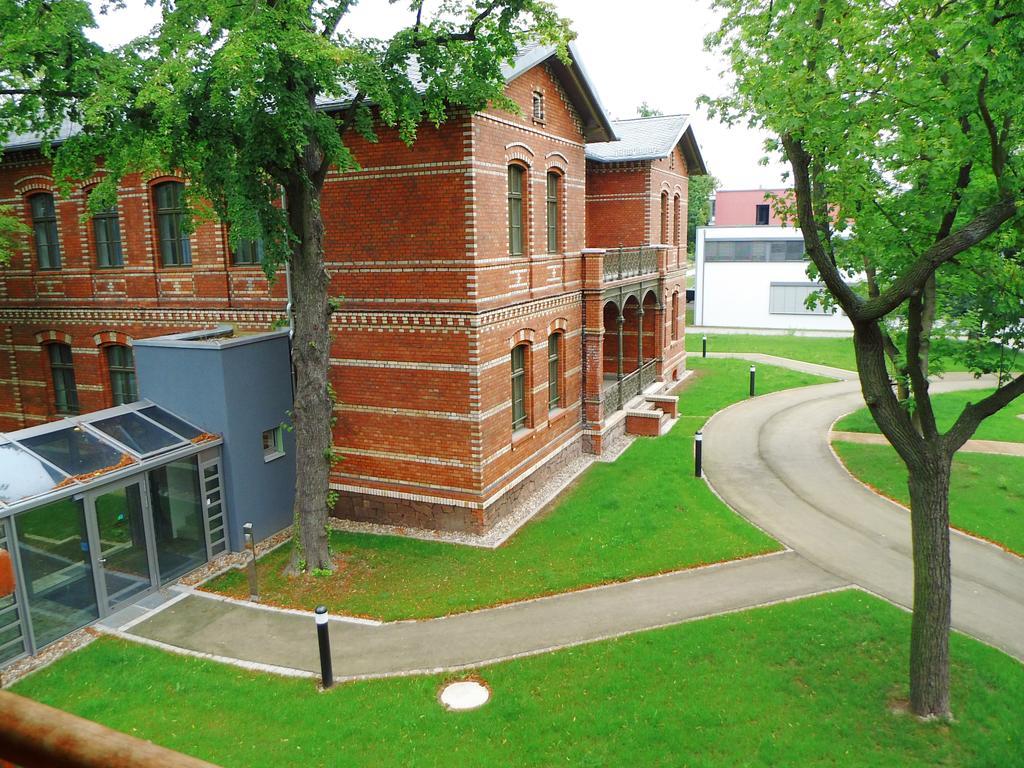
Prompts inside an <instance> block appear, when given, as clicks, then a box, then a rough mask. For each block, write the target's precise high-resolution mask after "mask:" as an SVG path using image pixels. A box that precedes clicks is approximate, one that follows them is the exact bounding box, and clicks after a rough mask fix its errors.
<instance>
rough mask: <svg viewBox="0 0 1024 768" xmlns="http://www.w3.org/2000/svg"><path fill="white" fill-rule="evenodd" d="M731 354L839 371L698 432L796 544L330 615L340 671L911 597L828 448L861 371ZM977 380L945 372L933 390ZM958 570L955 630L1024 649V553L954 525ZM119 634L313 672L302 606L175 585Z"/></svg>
mask: <svg viewBox="0 0 1024 768" xmlns="http://www.w3.org/2000/svg"><path fill="white" fill-rule="evenodd" d="M721 356H723V357H724V356H726V355H721ZM729 356H735V357H753V358H754V360H755V362H764V363H772V364H776V365H786V366H787V367H791V368H795V369H797V370H803V371H806V372H809V373H817V374H821V375H825V376H831V377H832V378H836V379H844V380H843V381H840V382H839V383H836V384H824V385H819V386H814V387H805V388H802V389H796V390H787V391H784V392H779V393H775V394H772V395H765V396H762V397H758V398H753V399H751V400H748V401H745V402H743V403H739V404H737V405H735V406H732V407H731V408H728V409H726V410H724V411H721V412H719V413H718V414H716V415H715V416H714V417H713V418H712V419H711V421H710V422H709V423H708V425H707V426H706V427H705V429H704V435H705V441H704V470H705V474H706V475H707V477H708V479H709V481H710V482H711V484H712V485H713V486H714V488H715V489H716V490H717V491H718V493H719V494H720V495H721V496H722V497H723V498H724V499H725V501H726V502H727V503H728V504H729V505H730V506H732V507H733V509H735V510H736V511H738V512H739V513H740V514H741V515H743V516H744V517H746V518H748V519H749V520H750V521H752V522H753V523H755V524H757V525H759V526H760V527H762V528H764V529H765V530H766V531H768V532H769V533H770V534H772V535H773V536H775V537H776V538H778V539H779V540H780V541H781V542H783V543H784V544H786V545H787V546H788V547H790V548H791V550H790V551H785V552H780V553H777V554H774V555H768V556H764V557H754V558H749V559H747V560H739V561H733V562H730V563H724V564H722V565H718V566H710V567H705V568H695V569H692V570H688V571H680V572H676V573H670V574H665V575H663V576H655V577H651V578H645V579H637V580H635V581H631V582H627V583H622V584H611V585H608V586H604V587H597V588H593V589H585V590H580V591H577V592H568V593H564V594H560V595H553V596H551V597H544V598H540V599H536V600H527V601H523V602H517V603H511V604H509V605H505V606H500V607H497V608H489V609H484V610H479V611H474V612H471V613H463V614H457V615H454V616H449V617H446V618H441V619H430V620H425V621H400V622H391V623H387V624H373V623H365V622H364V623H346V622H343V621H340V620H339V621H334V622H332V623H331V627H332V629H331V634H332V636H333V638H334V640H333V654H332V656H333V663H334V670H335V675H336V678H337V679H339V680H342V679H357V678H367V677H387V676H392V675H404V674H416V673H423V672H433V671H440V670H452V669H460V668H471V667H476V666H481V665H484V664H489V663H493V662H496V661H501V660H504V659H510V658H516V657H519V656H526V655H532V654H536V653H544V652H547V651H551V650H555V649H557V648H564V647H567V646H572V645H577V644H580V643H587V642H593V641H595V640H601V639H605V638H609V637H616V636H619V635H622V634H627V633H630V632H637V631H641V630H645V629H652V628H655V627H661V626H666V625H669V624H677V623H680V622H683V621H688V620H690V619H695V618H700V617H705V616H710V615H715V614H720V613H725V612H730V611H735V610H741V609H745V608H750V607H753V606H757V605H764V604H768V603H773V602H778V601H782V600H790V599H794V598H798V597H804V596H808V595H812V594H818V593H821V592H825V591H830V590H834V589H840V588H843V587H845V586H849V585H851V584H856V585H859V586H861V587H863V588H865V589H867V590H869V591H871V592H874V593H876V594H879V595H881V596H883V597H886V598H888V599H889V600H891V601H893V602H895V603H898V604H900V605H903V606H907V607H909V606H910V605H911V602H912V583H913V580H912V567H911V559H910V526H909V516H908V515H907V513H906V511H905V510H904V509H902V508H901V507H899V506H897V505H895V504H893V503H892V502H889V501H887V500H885V499H882V498H881V497H879V496H876V495H875V494H874V493H872V492H871V491H869V490H868V489H867V488H866V487H864V486H863V485H861V484H860V483H858V482H857V481H856V480H854V479H853V478H852V477H851V476H850V475H849V474H848V473H847V472H846V470H845V469H844V468H843V467H842V465H841V464H839V462H838V460H837V459H836V457H835V456H834V455H833V453H832V451H831V449H830V447H829V442H828V435H829V430H830V427H831V425H832V423H833V421H834V420H835V419H836V418H837V417H838V416H841V415H843V414H845V413H848V412H850V411H853V410H856V409H857V408H859V407H860V406H861V405H862V400H861V397H860V392H859V388H858V383H857V382H856V380H851V379H855V375H854V374H853V373H852V372H850V371H844V370H841V369H835V368H825V367H823V366H816V365H811V364H808V363H802V362H798V361H787V360H785V359H782V358H769V357H768V356H748V355H729ZM987 385H988V382H985V381H978V380H974V379H971V378H968V377H958V376H949V377H947V379H946V380H945V381H943V382H940V383H936V384H935V385H934V386H933V390H934V391H943V390H946V389H965V388H970V387H982V386H987ZM793 550H795V551H793ZM953 573H954V587H953V623H954V626H955V627H956V628H958V629H960V630H963V631H965V632H967V633H969V634H971V635H974V636H975V637H978V638H980V639H982V640H984V641H986V642H988V643H990V644H992V645H995V646H997V647H999V648H1002V649H1004V650H1006V651H1007V652H1009V653H1011V654H1012V655H1014V656H1016V657H1017V658H1020V659H1024V560H1022V559H1020V558H1016V557H1014V556H1012V555H1010V554H1008V553H1006V552H1003V551H1002V550H1000V549H998V548H997V547H995V546H993V545H991V544H987V543H984V542H981V541H978V540H976V539H972V538H970V537H967V536H963V535H961V534H956V533H954V534H953ZM115 632H116V633H118V634H122V635H126V636H129V637H130V638H131V639H134V640H141V641H143V642H150V643H155V644H158V645H160V646H161V647H164V648H166V649H168V650H172V651H178V652H185V653H191V654H196V655H201V656H207V657H210V658H214V659H217V660H220V661H225V662H229V663H241V664H244V665H247V666H252V667H256V668H262V669H267V670H271V671H276V672H281V673H286V674H300V675H308V676H315V674H316V672H317V671H318V669H319V664H318V660H317V654H316V643H315V640H314V632H313V626H312V615H311V614H309V613H305V612H300V611H282V610H276V609H272V608H268V607H262V606H253V605H252V604H248V603H244V602H241V601H232V600H225V599H223V598H218V597H215V596H212V595H206V594H204V593H201V592H192V591H188V590H185V594H182V595H181V596H180V597H179V598H178V599H176V600H173V601H171V602H170V603H168V604H167V605H166V606H165V607H163V608H161V609H158V610H157V611H155V612H153V613H150V614H148V615H146V616H144V617H140V618H139V619H137V620H133V621H132V622H130V623H129V624H128V625H124V626H122V627H120V628H119V629H117V630H115Z"/></svg>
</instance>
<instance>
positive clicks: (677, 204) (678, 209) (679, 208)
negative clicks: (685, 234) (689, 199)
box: [672, 192, 683, 245]
mask: <svg viewBox="0 0 1024 768" xmlns="http://www.w3.org/2000/svg"><path fill="white" fill-rule="evenodd" d="M672 212H673V215H674V217H675V228H674V229H673V230H672V244H673V245H679V243H680V242H682V241H681V240H680V239H679V237H680V235H681V234H682V230H683V202H682V198H681V197H680V196H679V193H678V192H677V193H676V196H675V199H674V200H673V201H672Z"/></svg>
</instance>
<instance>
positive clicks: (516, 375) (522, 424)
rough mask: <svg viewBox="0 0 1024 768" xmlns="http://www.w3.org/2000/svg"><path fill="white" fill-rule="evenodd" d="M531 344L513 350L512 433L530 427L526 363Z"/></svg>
mask: <svg viewBox="0 0 1024 768" xmlns="http://www.w3.org/2000/svg"><path fill="white" fill-rule="evenodd" d="M529 349H530V345H529V344H520V345H519V346H518V347H515V348H513V350H512V431H513V432H515V431H516V430H517V429H525V428H526V427H528V426H530V418H529V417H530V409H529V397H528V395H529V387H528V381H527V377H526V361H527V360H528V359H529Z"/></svg>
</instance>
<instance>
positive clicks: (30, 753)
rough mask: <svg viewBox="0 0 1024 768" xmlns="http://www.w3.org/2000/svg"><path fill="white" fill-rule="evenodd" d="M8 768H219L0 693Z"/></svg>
mask: <svg viewBox="0 0 1024 768" xmlns="http://www.w3.org/2000/svg"><path fill="white" fill-rule="evenodd" d="M5 761H8V762H6V763H5ZM6 765H14V766H18V767H19V768H217V766H215V765H213V764H212V763H207V762H204V761H202V760H197V759H196V758H194V757H188V756H187V755H183V754H181V753H180V752H173V751H171V750H169V749H165V748H164V747H158V746H157V745H156V744H151V743H150V742H148V741H143V740H142V739H137V738H135V737H134V736H129V735H127V734H124V733H120V732H119V731H113V730H111V729H110V728H107V727H105V726H102V725H98V724H96V723H93V722H91V721H89V720H84V719H82V718H81V717H76V716H75V715H69V714H68V713H67V712H61V711H60V710H59V709H54V708H53V707H48V706H46V705H45V704H40V703H38V702H35V701H32V700H31V699H26V698H23V697H21V696H16V695H15V694H13V693H8V692H7V691H0V766H6Z"/></svg>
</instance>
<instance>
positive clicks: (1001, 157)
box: [978, 71, 1009, 186]
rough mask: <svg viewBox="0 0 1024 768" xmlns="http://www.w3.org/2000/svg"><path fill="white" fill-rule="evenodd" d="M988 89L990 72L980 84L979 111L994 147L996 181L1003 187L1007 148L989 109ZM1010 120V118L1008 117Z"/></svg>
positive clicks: (993, 162) (993, 160) (990, 143)
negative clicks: (1001, 140)
mask: <svg viewBox="0 0 1024 768" xmlns="http://www.w3.org/2000/svg"><path fill="white" fill-rule="evenodd" d="M987 88H988V72H987V71H986V72H985V76H984V77H982V78H981V82H979V83H978V111H979V112H980V113H981V119H982V121H983V122H984V123H985V130H986V131H988V143H989V145H991V147H992V173H993V174H995V177H996V180H997V181H998V182H999V185H1000V186H1002V179H1003V171H1004V170H1005V168H1006V157H1007V153H1006V148H1005V147H1004V146H1003V145H1002V143H1001V142H1000V141H999V129H998V128H996V122H995V120H993V119H992V113H991V112H990V111H989V108H988V98H987V96H986V95H985V91H986V90H987ZM1007 119H1009V116H1007ZM1005 124H1006V122H1005V120H1004V132H1005Z"/></svg>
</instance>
